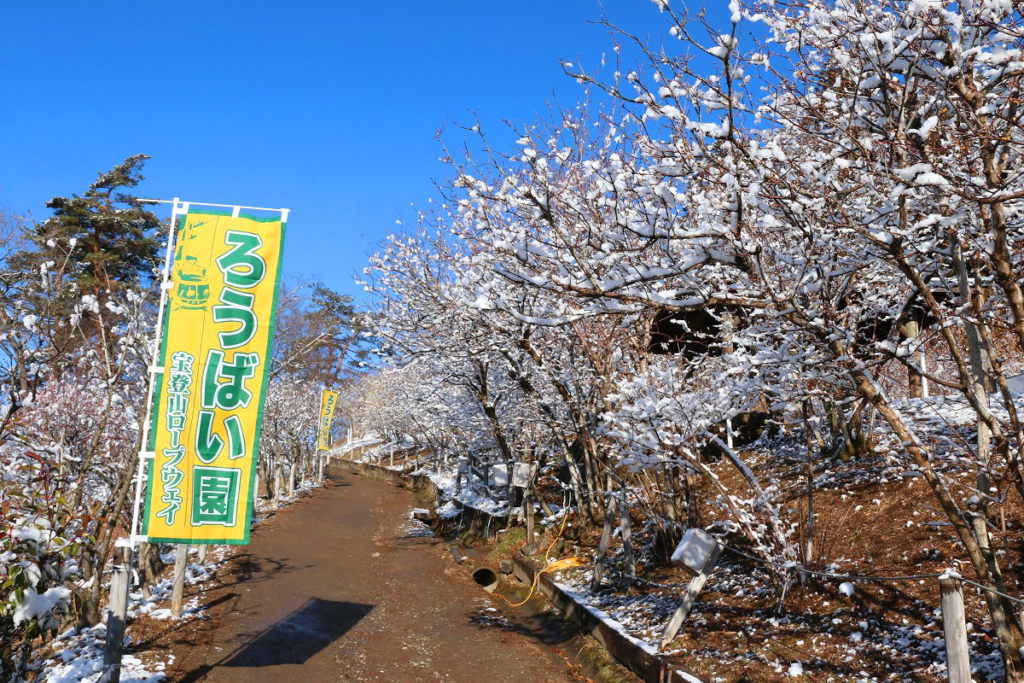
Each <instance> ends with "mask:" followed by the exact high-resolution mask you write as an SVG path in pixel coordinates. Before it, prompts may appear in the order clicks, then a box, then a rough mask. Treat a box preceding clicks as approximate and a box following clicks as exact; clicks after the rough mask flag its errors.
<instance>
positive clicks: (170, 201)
mask: <svg viewBox="0 0 1024 683" xmlns="http://www.w3.org/2000/svg"><path fill="white" fill-rule="evenodd" d="M137 201H140V202H142V203H144V204H173V203H175V202H176V201H178V200H176V199H138V200H137ZM181 203H183V204H184V203H187V204H190V205H192V206H218V207H220V208H222V209H254V210H256V211H281V212H286V211H288V209H283V208H282V209H272V208H270V207H267V206H242V205H240V204H210V203H209V202H181Z"/></svg>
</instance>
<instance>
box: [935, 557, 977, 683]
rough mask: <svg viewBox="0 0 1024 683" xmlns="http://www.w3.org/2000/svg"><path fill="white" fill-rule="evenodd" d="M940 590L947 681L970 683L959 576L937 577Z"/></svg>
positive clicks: (969, 661)
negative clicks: (947, 673)
mask: <svg viewBox="0 0 1024 683" xmlns="http://www.w3.org/2000/svg"><path fill="white" fill-rule="evenodd" d="M939 590H940V591H941V592H942V632H943V635H944V636H945V638H946V669H947V671H948V672H949V683H971V655H970V650H969V649H968V647H967V618H966V615H965V614H964V591H963V584H961V582H960V577H959V576H957V575H956V574H949V575H947V576H945V577H943V578H940V579H939Z"/></svg>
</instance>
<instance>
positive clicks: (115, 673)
mask: <svg viewBox="0 0 1024 683" xmlns="http://www.w3.org/2000/svg"><path fill="white" fill-rule="evenodd" d="M114 561H115V563H116V564H114V566H113V570H114V571H113V574H112V575H111V577H110V602H109V603H108V604H107V640H106V643H105V645H104V648H103V667H104V671H103V675H102V676H100V683H119V681H120V680H121V655H122V654H123V652H124V629H125V619H126V617H127V614H128V578H129V576H130V575H131V566H132V551H131V549H130V548H119V549H118V550H117V552H116V554H115V555H114Z"/></svg>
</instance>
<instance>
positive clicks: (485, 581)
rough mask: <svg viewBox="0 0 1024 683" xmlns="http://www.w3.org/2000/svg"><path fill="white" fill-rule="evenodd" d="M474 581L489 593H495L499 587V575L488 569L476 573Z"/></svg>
mask: <svg viewBox="0 0 1024 683" xmlns="http://www.w3.org/2000/svg"><path fill="white" fill-rule="evenodd" d="M473 580H474V581H476V583H477V585H478V586H480V587H481V588H483V589H484V590H485V591H487V592H488V593H493V592H494V589H495V588H497V587H498V575H497V574H495V573H494V572H493V571H491V570H490V569H488V568H487V567H480V568H479V569H477V570H476V571H474V572H473Z"/></svg>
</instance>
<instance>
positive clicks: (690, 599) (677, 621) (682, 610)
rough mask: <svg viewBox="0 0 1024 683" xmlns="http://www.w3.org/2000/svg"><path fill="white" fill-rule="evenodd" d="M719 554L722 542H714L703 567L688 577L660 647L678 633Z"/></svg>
mask: <svg viewBox="0 0 1024 683" xmlns="http://www.w3.org/2000/svg"><path fill="white" fill-rule="evenodd" d="M721 554H722V544H721V543H716V544H715V549H714V550H712V551H711V556H710V557H708V561H707V562H706V563H705V564H704V568H703V569H701V570H700V573H699V574H697V576H695V577H693V578H692V579H690V583H689V585H687V586H686V595H684V596H683V600H682V602H680V603H679V607H677V608H676V611H675V613H674V614H673V615H672V618H671V619H669V620H668V624H666V626H665V633H664V634H662V636H661V646H660V647H662V648H664V647H665V646H666V645H668V644H669V643H670V642H672V639H673V638H675V637H676V634H677V633H679V627H680V626H682V625H683V621H684V620H685V619H686V616H687V615H688V614H689V613H690V610H691V609H693V603H695V602H696V601H697V595H698V594H699V593H700V590H701V589H702V588H703V587H704V584H705V583H707V581H708V577H709V576H711V572H713V571H714V570H715V565H717V564H718V558H719V557H720V556H721Z"/></svg>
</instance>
